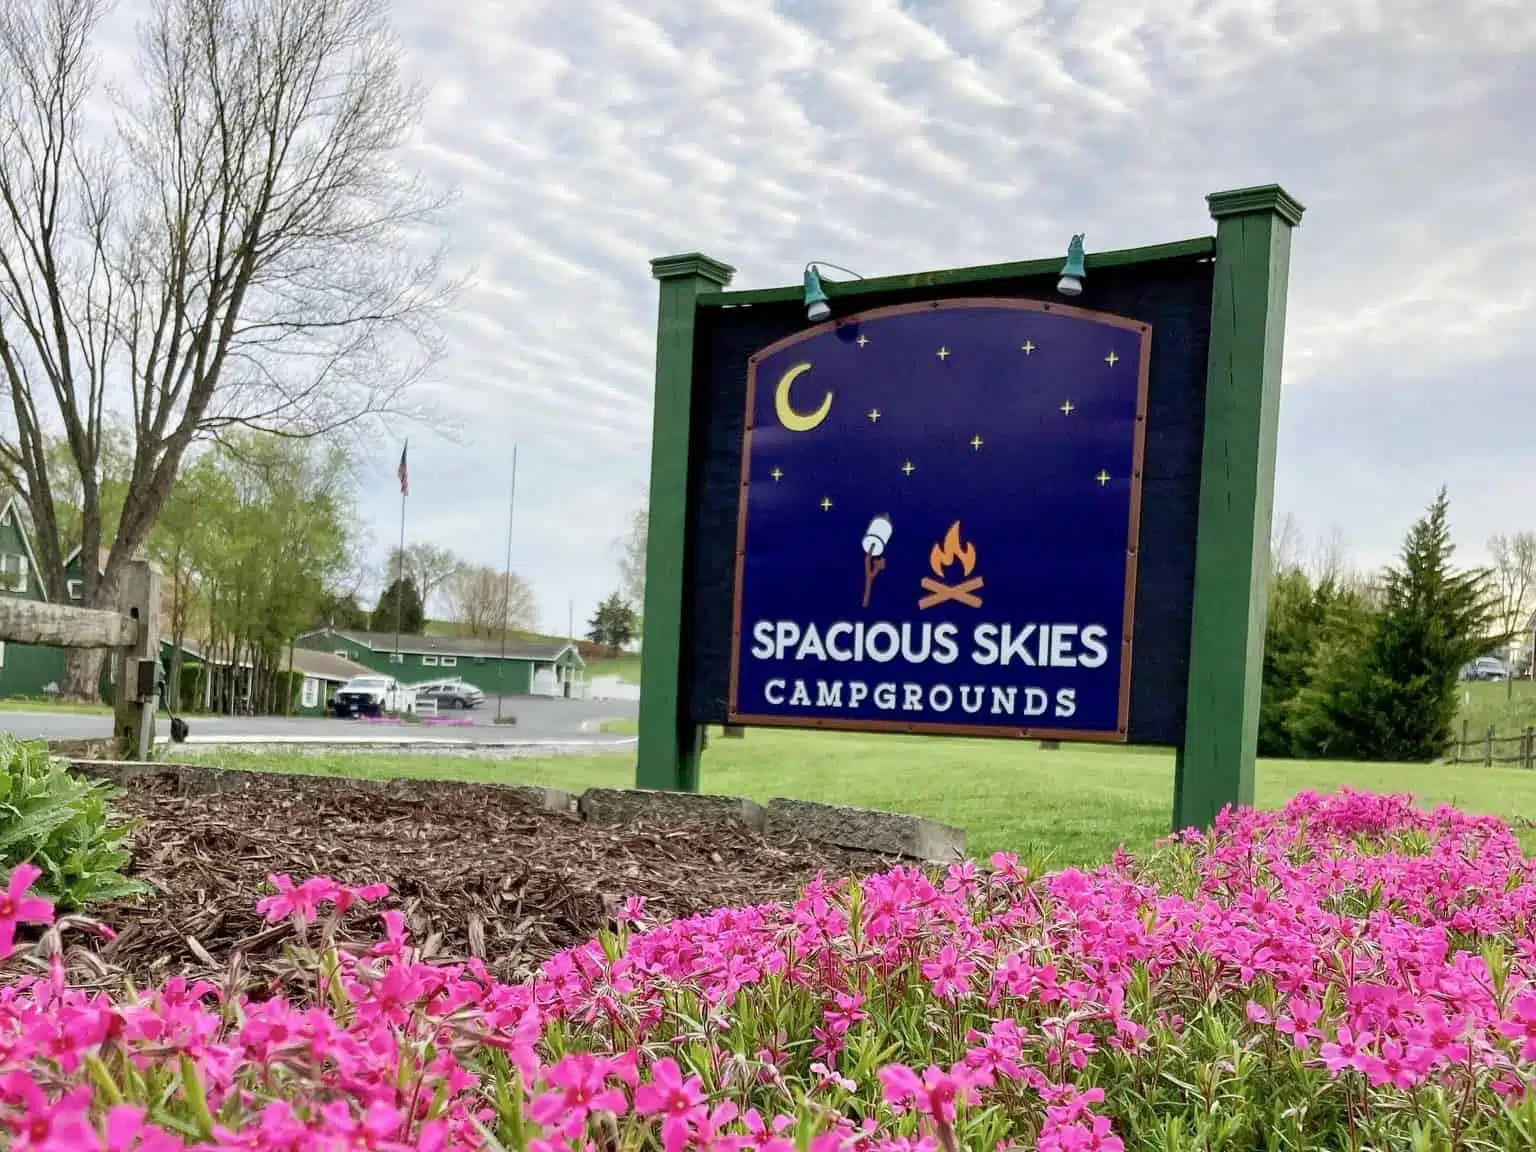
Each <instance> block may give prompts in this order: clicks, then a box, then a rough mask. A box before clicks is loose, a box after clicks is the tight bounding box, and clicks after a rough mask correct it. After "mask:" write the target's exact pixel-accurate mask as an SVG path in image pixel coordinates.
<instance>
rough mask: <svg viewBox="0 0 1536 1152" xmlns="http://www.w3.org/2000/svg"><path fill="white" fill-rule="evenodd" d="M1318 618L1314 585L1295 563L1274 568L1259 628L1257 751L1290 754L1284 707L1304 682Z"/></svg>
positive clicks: (1315, 644)
mask: <svg viewBox="0 0 1536 1152" xmlns="http://www.w3.org/2000/svg"><path fill="white" fill-rule="evenodd" d="M1321 623H1322V620H1321V614H1320V612H1319V611H1318V605H1317V595H1316V590H1315V589H1314V588H1313V587H1312V581H1311V580H1310V579H1309V578H1308V577H1307V574H1306V573H1305V572H1303V571H1302V570H1301V569H1300V568H1288V569H1282V570H1280V571H1277V572H1275V573H1274V574H1273V575H1272V576H1271V577H1270V584H1269V615H1268V621H1267V623H1266V625H1265V630H1264V689H1263V693H1262V694H1261V696H1260V700H1259V755H1260V756H1290V755H1292V754H1293V749H1292V746H1291V734H1290V731H1289V729H1288V728H1287V727H1286V715H1287V710H1288V709H1289V707H1290V704H1291V701H1292V700H1294V699H1295V698H1296V694H1297V693H1298V692H1299V691H1301V689H1302V688H1303V687H1305V685H1306V682H1307V667H1308V665H1309V664H1310V662H1311V659H1312V653H1313V649H1314V648H1315V647H1316V646H1317V640H1318V631H1319V627H1320V625H1321Z"/></svg>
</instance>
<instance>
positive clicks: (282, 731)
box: [0, 696, 639, 745]
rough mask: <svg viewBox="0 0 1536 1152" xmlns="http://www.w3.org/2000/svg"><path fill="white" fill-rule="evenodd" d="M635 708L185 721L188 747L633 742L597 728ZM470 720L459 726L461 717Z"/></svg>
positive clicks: (89, 731) (20, 732)
mask: <svg viewBox="0 0 1536 1152" xmlns="http://www.w3.org/2000/svg"><path fill="white" fill-rule="evenodd" d="M638 709H639V705H638V704H637V703H636V702H635V701H632V700H560V699H552V698H548V697H538V696H509V697H506V698H504V699H503V701H502V714H503V715H504V716H516V717H517V723H516V724H497V723H496V701H495V699H494V698H492V699H489V700H487V701H486V702H485V703H484V704H482V705H480V707H478V708H476V709H474V710H473V711H470V712H468V713H465V712H445V713H444V714H443V715H444V716H445V717H447V718H451V719H453V720H457V721H459V722H460V723H459V724H447V723H444V724H410V725H406V724H375V723H369V722H367V721H363V720H336V719H330V718H321V717H312V716H296V717H291V718H285V717H282V716H188V717H187V718H186V720H187V725H188V727H189V729H190V738H189V743H196V744H205V743H217V742H218V741H220V740H230V741H233V742H238V743H260V742H261V741H262V740H263V739H267V740H270V741H272V742H273V743H282V742H285V741H293V742H296V743H299V742H302V743H324V742H329V741H336V742H338V743H354V742H362V741H373V742H378V743H400V742H420V741H425V740H442V741H453V742H456V743H460V744H464V743H469V744H507V743H519V744H566V745H583V744H623V743H625V742H626V741H628V740H631V739H633V737H629V736H623V735H618V734H614V733H609V732H603V731H601V730H600V726H601V724H602V722H603V721H605V720H621V719H633V718H634V717H635V715H636V714H637V712H638ZM466 718H467V719H470V720H472V721H473V724H471V725H463V724H462V721H463V720H465V719H466ZM0 731H5V732H11V733H13V734H15V735H17V736H20V737H23V738H26V739H43V740H101V739H106V738H107V737H110V736H111V735H112V719H111V717H109V716H105V715H89V714H81V713H73V712H54V711H41V710H40V711H37V712H0ZM169 731H170V723H169V721H168V720H167V719H166V718H165V716H164V715H161V716H160V717H159V718H158V719H157V721H156V724H155V735H156V737H158V738H164V737H165V736H167V735H168V734H169Z"/></svg>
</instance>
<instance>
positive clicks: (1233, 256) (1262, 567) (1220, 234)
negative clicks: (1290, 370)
mask: <svg viewBox="0 0 1536 1152" xmlns="http://www.w3.org/2000/svg"><path fill="white" fill-rule="evenodd" d="M1206 199H1207V202H1208V203H1209V204H1210V210H1211V216H1212V217H1214V218H1215V220H1216V269H1215V274H1216V278H1215V290H1214V294H1213V298H1212V301H1211V352H1210V363H1209V366H1208V368H1207V372H1206V385H1205V441H1204V452H1203V456H1202V459H1201V476H1200V521H1199V537H1198V544H1197V548H1196V553H1197V554H1196V558H1195V607H1194V622H1193V625H1192V627H1191V635H1190V652H1189V698H1188V713H1187V719H1186V727H1185V733H1184V743H1183V746H1182V747H1181V748H1180V749H1179V752H1178V759H1177V767H1176V769H1175V774H1174V788H1173V824H1174V828H1175V829H1176V830H1177V829H1181V828H1190V827H1207V826H1209V825H1210V823H1211V822H1212V820H1214V819H1215V817H1216V814H1217V813H1218V812H1220V811H1221V809H1222V808H1223V807H1225V806H1226V805H1227V804H1252V803H1253V765H1254V757H1255V752H1256V749H1257V746H1258V735H1259V692H1260V688H1261V685H1262V681H1263V672H1264V626H1265V618H1266V615H1267V612H1268V607H1269V605H1268V587H1267V585H1268V578H1269V544H1270V541H1269V533H1270V522H1271V519H1272V517H1273V513H1274V488H1275V434H1276V425H1277V424H1278V422H1279V416H1280V357H1281V349H1282V345H1283V344H1284V342H1285V296H1286V278H1287V275H1288V273H1289V270H1290V258H1291V229H1293V228H1294V227H1295V226H1296V225H1297V224H1299V223H1301V215H1302V211H1303V209H1302V206H1301V205H1300V204H1298V203H1297V202H1296V201H1295V200H1293V199H1291V197H1290V196H1288V195H1287V194H1286V193H1285V191H1284V190H1283V189H1282V188H1280V187H1278V186H1277V185H1273V184H1271V185H1266V186H1264V187H1261V188H1244V189H1241V190H1239V191H1235V192H1217V193H1214V194H1213V195H1211V196H1208V197H1207V198H1206Z"/></svg>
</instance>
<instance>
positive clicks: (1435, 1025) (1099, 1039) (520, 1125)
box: [0, 794, 1536, 1152]
mask: <svg viewBox="0 0 1536 1152" xmlns="http://www.w3.org/2000/svg"><path fill="white" fill-rule="evenodd" d="M31 879H32V875H31V873H30V872H29V871H27V870H26V869H25V868H18V869H17V870H16V872H15V873H13V874H12V876H11V879H10V885H9V887H8V888H7V889H6V890H5V891H4V893H3V894H0V945H3V947H0V953H5V954H8V953H10V952H11V950H12V947H13V934H14V933H15V931H16V928H17V925H18V924H27V923H29V922H33V923H35V922H39V921H46V920H47V919H48V918H49V915H50V910H49V909H48V908H47V906H46V905H45V904H43V903H42V902H39V901H35V900H28V898H27V896H26V889H27V886H28V884H29V883H30V881H31ZM273 882H274V887H275V889H276V892H275V894H273V895H271V896H268V897H266V898H265V899H264V900H263V901H262V904H261V908H262V910H263V911H264V912H265V914H266V915H267V917H268V919H270V920H272V921H274V922H276V921H281V920H283V919H284V918H292V919H294V920H295V921H297V922H298V924H299V925H300V926H301V931H300V935H299V943H298V944H297V945H296V946H295V947H294V962H295V963H296V964H299V965H302V966H303V969H304V970H305V971H307V972H308V973H309V975H310V979H311V980H312V989H313V992H312V995H311V997H310V998H309V999H308V1001H306V1002H303V1003H295V1002H290V1001H287V1000H283V999H275V998H274V999H266V1000H254V999H247V998H234V999H230V998H226V997H224V996H222V995H221V994H220V992H219V990H218V989H217V988H215V987H213V986H210V985H206V984H196V985H188V984H187V983H186V982H184V981H181V980H171V981H169V982H168V983H166V984H165V985H164V986H163V987H161V988H158V989H153V990H143V991H135V990H132V989H128V988H120V989H117V990H115V991H113V992H110V993H109V992H103V991H88V990H83V989H77V988H71V987H68V986H66V985H65V982H64V980H63V978H62V976H61V974H60V968H59V966H58V965H57V963H56V962H55V963H54V964H53V966H52V968H51V970H47V971H43V970H40V971H38V972H37V973H36V974H35V975H28V976H25V977H22V978H15V977H14V976H13V982H12V983H11V984H10V985H9V986H8V987H6V988H4V989H3V990H0V1122H3V1124H4V1125H5V1126H6V1127H7V1128H8V1129H9V1135H10V1146H11V1147H13V1148H16V1149H24V1148H25V1149H58V1150H70V1152H75V1150H84V1149H111V1150H113V1152H128V1150H131V1149H142V1150H146V1152H159V1150H162V1149H173V1148H176V1149H179V1148H183V1147H193V1148H202V1149H247V1150H252V1152H256V1150H260V1152H278V1150H298V1149H337V1150H341V1149H365V1148H366V1149H377V1150H393V1149H404V1148H419V1149H427V1150H437V1149H450V1148H454V1149H457V1148H488V1149H495V1148H508V1149H511V1148H516V1149H525V1150H528V1152H557V1150H561V1149H604V1150H615V1152H617V1150H639V1149H650V1148H658V1149H663V1150H664V1152H679V1150H681V1149H701V1150H709V1152H742V1150H746V1149H756V1150H762V1152H797V1150H804V1152H834V1150H841V1149H847V1150H850V1152H885V1150H890V1152H895V1150H898V1149H899V1150H903V1152H915V1150H917V1149H939V1148H942V1149H945V1150H946V1152H957V1150H958V1149H961V1148H964V1149H987V1150H990V1149H995V1148H1003V1147H1009V1148H1014V1147H1016V1148H1032V1149H1038V1150H1040V1152H1120V1150H1125V1149H1147V1150H1152V1149H1158V1150H1173V1149H1219V1148H1225V1149H1238V1148H1241V1149H1248V1148H1271V1147H1273V1148H1298V1149H1299V1148H1323V1147H1328V1148H1360V1149H1365V1148H1403V1149H1410V1148H1426V1149H1430V1148H1529V1147H1532V1146H1536V1096H1533V1095H1532V1094H1531V1093H1530V1088H1531V1084H1532V1076H1533V1073H1536V935H1533V920H1532V912H1533V908H1536V870H1533V867H1532V865H1531V863H1530V862H1528V861H1527V860H1526V859H1525V858H1524V856H1523V855H1522V854H1521V852H1520V849H1519V845H1518V844H1517V842H1516V840H1515V838H1514V836H1513V835H1512V834H1511V832H1510V831H1509V830H1508V828H1506V827H1505V826H1504V825H1503V824H1501V823H1499V822H1498V821H1496V820H1492V819H1486V818H1479V817H1471V816H1467V815H1465V814H1463V813H1460V812H1457V811H1455V810H1451V809H1444V808H1442V809H1438V810H1436V811H1435V812H1433V813H1425V812H1421V811H1419V810H1416V809H1414V808H1413V807H1411V806H1410V804H1409V802H1408V800H1407V798H1401V797H1377V796H1369V795H1360V794H1344V795H1342V796H1338V797H1332V798H1327V799H1323V798H1319V797H1317V796H1315V795H1304V796H1300V797H1298V798H1297V799H1296V800H1295V801H1293V802H1292V803H1291V805H1290V806H1289V807H1288V808H1287V809H1286V810H1284V811H1283V812H1276V813H1258V812H1251V811H1242V812H1238V813H1234V814H1229V815H1227V816H1224V817H1223V818H1222V820H1221V821H1220V822H1219V823H1218V826H1217V828H1216V830H1215V832H1214V834H1213V835H1212V836H1211V837H1209V838H1206V837H1202V836H1198V835H1193V834H1188V835H1185V836H1183V837H1180V838H1176V839H1174V840H1170V841H1168V842H1166V843H1164V844H1163V845H1161V846H1159V848H1158V849H1157V850H1156V851H1154V852H1153V853H1151V854H1150V855H1149V856H1148V857H1147V858H1145V859H1144V860H1140V861H1133V860H1131V859H1130V858H1128V857H1124V856H1122V857H1118V858H1117V859H1116V860H1115V861H1114V862H1113V863H1111V864H1109V865H1107V866H1105V867H1103V868H1101V869H1099V870H1096V871H1094V872H1091V873H1088V872H1082V871H1077V870H1070V869H1069V870H1067V871H1063V872H1058V873H1054V874H1051V875H1046V876H1041V877H1031V876H1028V875H1026V874H1025V873H1024V871H1023V870H1022V869H1021V868H1020V866H1019V865H1018V864H1017V862H1016V861H1015V860H1013V859H1012V858H1010V857H1007V856H997V857H994V859H993V861H992V867H991V868H989V869H982V868H978V867H976V866H974V865H972V864H960V865H956V866H954V867H952V868H950V869H949V870H948V873H947V875H944V876H942V877H939V878H937V879H930V878H929V877H928V876H926V875H925V874H923V873H922V872H920V871H917V870H914V869H896V870H894V871H891V872H889V873H886V874H884V875H880V876H875V877H870V878H866V879H865V880H863V881H862V882H861V883H854V882H851V881H846V880H838V881H824V882H819V883H817V884H815V885H812V886H811V887H810V888H809V889H808V890H807V891H806V892H805V893H804V895H803V896H802V897H801V898H800V899H799V900H798V901H796V902H795V903H794V904H792V905H768V906H763V907H756V908H738V909H730V910H723V911H720V912H717V913H714V914H712V915H709V916H705V917H698V918H694V919H692V920H688V921H682V922H674V923H670V924H664V925H661V926H658V927H650V928H648V927H647V926H646V922H645V910H644V907H643V905H641V904H640V903H639V902H638V901H632V902H631V903H630V905H628V906H626V908H625V909H624V912H623V914H622V916H621V924H620V927H619V929H618V931H617V932H616V933H614V934H612V935H605V936H604V937H602V938H600V939H598V940H595V941H593V942H591V943H590V944H587V945H585V946H583V947H581V948H577V949H575V950H572V951H570V952H567V953H564V954H561V955H559V956H557V957H555V958H554V959H552V960H551V961H550V962H548V963H547V964H546V965H545V967H544V969H543V971H542V973H541V975H540V976H539V977H538V978H537V979H536V980H534V981H533V982H532V983H530V984H527V985H519V986H509V985H504V984H500V983H497V982H496V981H495V980H493V979H491V978H490V977H489V976H488V974H487V973H486V971H485V969H484V968H483V967H482V966H481V965H479V964H478V963H477V962H473V961H472V962H469V963H466V964H462V965H454V966H432V965H427V964H423V963H420V962H418V961H417V960H416V959H415V958H414V956H413V953H412V949H411V944H410V941H409V939H408V938H407V935H406V932H405V931H404V927H403V919H402V917H401V915H400V913H398V912H395V911H385V912H383V913H382V916H381V920H382V926H383V930H382V933H381V934H380V935H381V938H380V939H378V940H377V941H376V942H374V943H372V944H370V945H367V946H353V945H348V944H342V943H340V942H339V940H338V937H337V936H336V928H337V925H338V923H339V921H340V919H341V918H342V917H344V916H345V917H352V918H356V917H359V916H363V915H371V914H372V913H370V912H368V911H367V910H366V909H365V908H364V907H363V906H364V905H367V904H370V903H371V902H376V901H379V900H382V899H385V898H386V897H387V894H386V893H385V892H384V891H382V890H381V889H378V888H359V889H349V888H344V887H342V886H340V885H337V884H335V883H333V882H331V881H328V880H325V879H311V880H306V881H304V882H303V883H300V884H295V883H293V882H292V881H290V880H289V879H288V878H286V877H274V878H273ZM29 930H30V929H29ZM18 959H20V957H13V958H12V963H13V965H14V964H15V962H16V961H17V960H18Z"/></svg>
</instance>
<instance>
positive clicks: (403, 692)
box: [331, 676, 416, 716]
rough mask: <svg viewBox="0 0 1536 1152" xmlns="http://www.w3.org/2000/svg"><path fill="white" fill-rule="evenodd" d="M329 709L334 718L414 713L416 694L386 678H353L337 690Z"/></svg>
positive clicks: (390, 678) (395, 681)
mask: <svg viewBox="0 0 1536 1152" xmlns="http://www.w3.org/2000/svg"><path fill="white" fill-rule="evenodd" d="M331 708H332V710H333V711H334V712H335V713H336V715H337V716H382V715H384V714H385V713H386V712H414V711H415V710H416V692H415V690H414V689H412V688H407V687H406V686H405V685H404V684H402V683H400V681H398V680H395V679H393V678H392V677H389V676H354V677H352V679H350V680H348V681H347V682H346V683H345V684H343V685H342V686H341V688H340V689H338V690H337V692H336V699H335V700H334V701H333V702H332V704H331Z"/></svg>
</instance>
